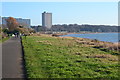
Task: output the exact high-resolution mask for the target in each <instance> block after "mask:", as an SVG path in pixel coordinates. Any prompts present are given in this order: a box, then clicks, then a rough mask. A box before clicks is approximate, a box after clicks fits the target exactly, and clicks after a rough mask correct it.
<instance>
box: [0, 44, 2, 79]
mask: <svg viewBox="0 0 120 80" xmlns="http://www.w3.org/2000/svg"><path fill="white" fill-rule="evenodd" d="M1 78H2V43H0V80H1Z"/></svg>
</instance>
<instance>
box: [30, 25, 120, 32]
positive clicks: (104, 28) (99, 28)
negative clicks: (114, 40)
mask: <svg viewBox="0 0 120 80" xmlns="http://www.w3.org/2000/svg"><path fill="white" fill-rule="evenodd" d="M32 28H34V29H35V30H36V31H38V32H39V31H49V30H50V31H54V32H61V31H62V32H81V31H87V32H118V26H109V25H77V24H69V25H66V24H64V25H53V26H52V28H51V29H47V28H45V27H42V26H32Z"/></svg>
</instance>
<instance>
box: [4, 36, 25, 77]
mask: <svg viewBox="0 0 120 80" xmlns="http://www.w3.org/2000/svg"><path fill="white" fill-rule="evenodd" d="M22 57H23V56H22V47H21V42H20V37H18V38H15V37H12V38H10V39H9V40H7V41H5V42H4V43H3V44H2V78H25V75H24V65H23V58H22Z"/></svg>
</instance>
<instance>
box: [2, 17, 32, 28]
mask: <svg viewBox="0 0 120 80" xmlns="http://www.w3.org/2000/svg"><path fill="white" fill-rule="evenodd" d="M8 18H9V17H2V24H3V25H4V26H6V27H7V23H6V19H8ZM15 19H16V21H17V22H18V23H19V25H20V26H23V27H24V28H30V26H31V21H30V19H22V18H15Z"/></svg>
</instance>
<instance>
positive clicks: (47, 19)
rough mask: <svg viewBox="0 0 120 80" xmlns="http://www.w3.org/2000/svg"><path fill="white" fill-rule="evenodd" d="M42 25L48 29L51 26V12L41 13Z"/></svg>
mask: <svg viewBox="0 0 120 80" xmlns="http://www.w3.org/2000/svg"><path fill="white" fill-rule="evenodd" d="M42 27H46V28H48V29H50V28H51V27H52V13H46V12H43V13H42Z"/></svg>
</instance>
